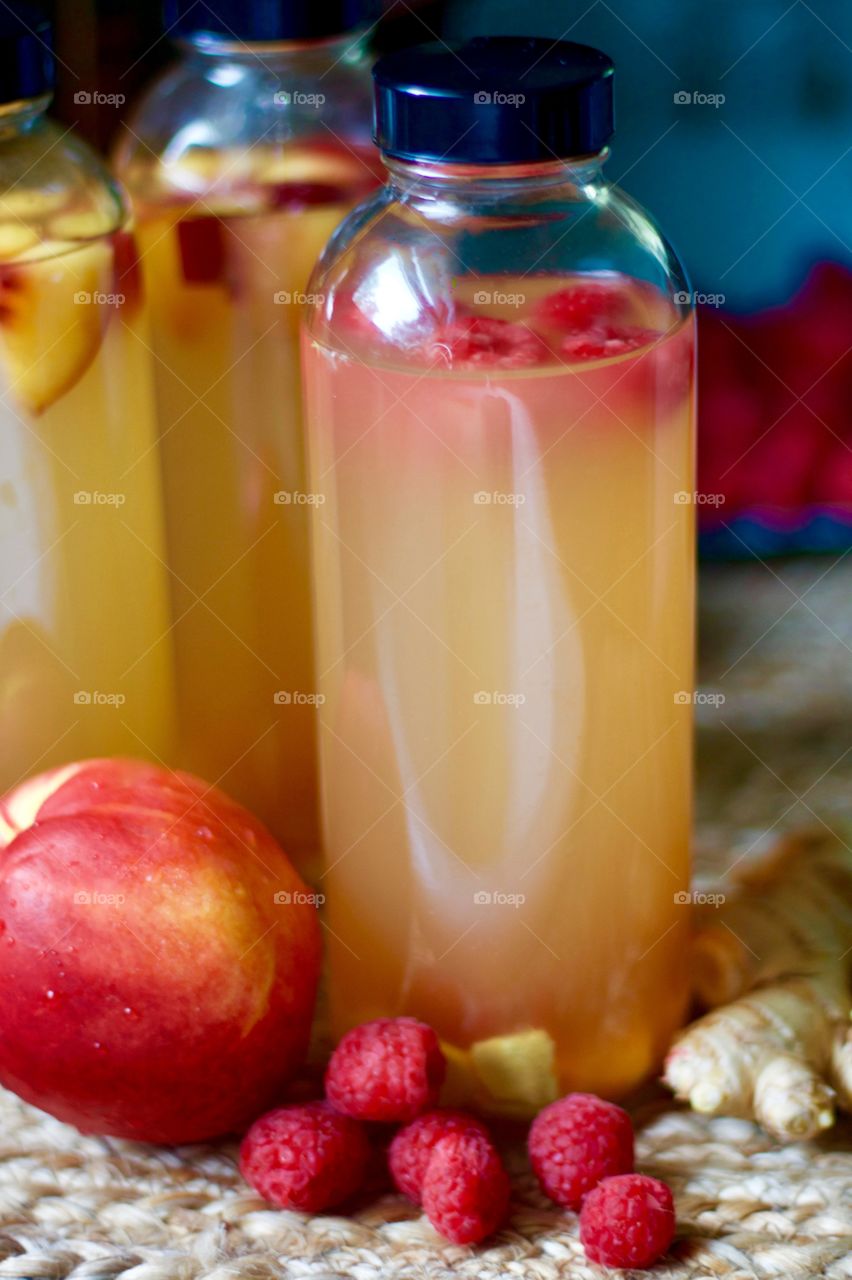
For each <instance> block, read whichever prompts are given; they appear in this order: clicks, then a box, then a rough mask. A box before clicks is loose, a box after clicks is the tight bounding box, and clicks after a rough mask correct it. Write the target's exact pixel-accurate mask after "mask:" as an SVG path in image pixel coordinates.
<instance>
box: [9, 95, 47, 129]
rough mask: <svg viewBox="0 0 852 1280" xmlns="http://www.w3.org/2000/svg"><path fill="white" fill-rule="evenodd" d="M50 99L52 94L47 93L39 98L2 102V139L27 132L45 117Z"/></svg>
mask: <svg viewBox="0 0 852 1280" xmlns="http://www.w3.org/2000/svg"><path fill="white" fill-rule="evenodd" d="M50 101H51V95H50V94H49V93H45V94H42V95H41V97H38V98H22V99H20V100H19V101H18V102H3V103H0V139H5V138H12V137H14V136H15V135H16V134H19V133H27V132H28V131H29V130H30V129H32V128H33V127H34V126H35V125H37V124H38V123H39V122H40V121H41V120H42V119H43V118H44V113H45V111H47V108H48V107H49V106H50Z"/></svg>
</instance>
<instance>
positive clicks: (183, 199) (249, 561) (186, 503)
mask: <svg viewBox="0 0 852 1280" xmlns="http://www.w3.org/2000/svg"><path fill="white" fill-rule="evenodd" d="M370 12H371V6H370V5H368V4H366V3H358V0H333V2H332V3H327V4H322V5H318V4H317V5H307V4H303V3H294V2H293V0H280V3H273V4H266V3H256V2H252V3H244V2H242V0H241V2H239V3H238V2H237V0H213V2H211V3H209V4H204V5H199V4H197V3H196V2H195V0H175V3H173V4H172V5H171V8H170V9H169V7H168V6H167V17H168V28H169V31H170V34H171V35H173V36H175V37H177V39H178V44H179V57H178V60H177V62H176V63H175V64H174V65H173V66H172V67H170V68H169V69H168V70H167V71H166V72H165V74H164V75H163V76H162V78H161V79H160V80H159V81H158V82H157V83H156V84H154V85H153V86H152V88H151V89H150V91H149V92H148V94H147V95H146V96H145V98H144V99H143V100H142V101H141V102H140V103H139V104H138V106H137V108H136V111H135V114H133V116H132V117H131V119H130V121H129V124H128V127H127V129H126V131H125V134H124V136H123V139H122V141H121V144H120V146H119V148H118V151H117V155H116V163H117V167H118V171H119V173H120V174H121V176H122V178H123V180H124V182H125V184H126V185H127V186H128V187H129V189H130V192H131V195H132V198H133V202H134V207H135V212H136V217H137V220H138V227H139V238H140V244H141V250H142V265H143V271H144V276H145V281H146V286H147V289H148V293H149V297H150V305H151V321H152V331H153V335H152V336H153V347H154V351H155V355H156V383H157V405H158V417H159V431H160V455H161V463H162V468H163V476H164V486H165V500H166V523H167V539H168V559H169V567H170V570H171V575H172V609H173V621H174V631H173V635H174V644H175V651H176V664H177V681H178V710H179V729H180V747H179V752H178V759H179V762H180V763H181V764H182V765H183V766H184V767H186V768H189V769H192V770H194V771H195V772H197V773H200V774H201V775H202V776H204V777H206V778H209V779H210V781H214V782H219V783H220V784H221V785H222V786H223V787H225V788H226V789H227V790H229V791H231V792H232V793H233V794H234V795H236V796H237V797H238V798H239V799H241V800H242V801H243V802H244V803H246V804H247V805H249V807H251V808H252V809H253V810H255V811H256V812H257V813H258V814H259V815H260V816H261V817H262V818H263V819H264V820H265V821H266V822H267V823H268V825H269V826H270V827H271V828H272V830H273V831H274V832H275V833H276V835H277V836H278V837H279V839H281V840H282V842H283V843H284V845H285V847H286V849H287V851H288V853H290V854H291V856H293V857H295V858H296V860H297V861H299V862H300V864H301V866H302V867H303V869H309V868H310V865H311V861H312V859H313V858H314V856H315V854H316V848H317V840H318V801H317V780H316V772H317V770H316V703H317V689H316V681H315V677H314V670H313V643H312V627H311V602H310V580H309V552H308V524H309V521H308V512H309V509H310V506H311V503H312V501H313V495H312V494H311V493H310V492H309V490H308V485H307V479H306V475H305V464H304V446H303V438H302V426H301V410H300V384H299V355H298V328H299V316H300V313H301V310H302V308H303V306H304V304H305V290H306V287H307V282H308V277H309V275H310V273H311V270H312V268H313V266H314V263H315V261H316V258H317V256H318V254H319V252H320V250H321V249H322V247H323V245H324V244H325V242H326V240H327V239H328V237H329V236H330V234H331V233H332V231H333V230H334V228H335V227H336V225H337V224H338V222H339V221H340V220H341V218H342V217H343V215H344V214H345V213H346V212H347V211H348V210H349V209H350V208H351V207H352V205H354V204H355V203H356V202H357V201H358V200H359V199H360V198H361V197H362V196H363V195H364V194H365V193H367V192H368V191H370V190H371V189H372V188H374V187H375V186H376V185H377V183H378V181H379V168H378V156H377V153H376V152H375V148H374V147H373V146H372V143H371V140H370V133H369V130H370V124H369V122H370V77H369V62H368V56H367V50H366V32H367V30H368V27H367V24H368V18H369V14H370Z"/></svg>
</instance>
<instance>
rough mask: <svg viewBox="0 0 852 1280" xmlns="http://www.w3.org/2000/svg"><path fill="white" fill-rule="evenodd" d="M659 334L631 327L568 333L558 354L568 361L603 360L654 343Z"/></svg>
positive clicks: (609, 326) (610, 327)
mask: <svg viewBox="0 0 852 1280" xmlns="http://www.w3.org/2000/svg"><path fill="white" fill-rule="evenodd" d="M659 336H660V335H659V334H658V333H657V332H655V330H653V329H638V328H635V327H633V326H632V325H624V326H622V327H621V328H614V327H613V326H612V325H607V326H606V327H605V328H595V329H589V330H588V332H587V333H569V334H568V336H567V337H566V338H564V339H563V340H562V343H561V345H560V347H559V352H560V354H561V355H563V356H567V357H568V358H569V360H603V359H605V358H606V357H607V356H623V355H626V354H627V352H628V351H635V350H636V349H637V347H645V346H647V345H648V343H650V342H655V341H656V339H657V338H659Z"/></svg>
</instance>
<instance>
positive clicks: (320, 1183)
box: [240, 1102, 370, 1213]
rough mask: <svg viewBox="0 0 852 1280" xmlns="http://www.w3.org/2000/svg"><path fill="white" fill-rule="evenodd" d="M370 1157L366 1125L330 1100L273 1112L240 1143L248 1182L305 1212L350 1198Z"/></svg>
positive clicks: (288, 1206) (285, 1205) (277, 1201)
mask: <svg viewBox="0 0 852 1280" xmlns="http://www.w3.org/2000/svg"><path fill="white" fill-rule="evenodd" d="M369 1162H370V1144H369V1142H368V1140H367V1135H366V1132H365V1130H364V1127H363V1125H360V1124H359V1123H358V1121H357V1120H352V1119H350V1118H349V1116H342V1115H339V1114H338V1113H337V1112H336V1111H334V1110H333V1109H332V1108H331V1107H330V1106H328V1104H327V1103H325V1102H309V1103H307V1104H306V1105H304V1106H293V1107H279V1108H278V1109H277V1110H276V1111H269V1112H267V1114H266V1115H265V1116H261V1117H260V1119H259V1120H255V1122H254V1124H253V1125H252V1127H251V1128H250V1129H249V1131H248V1133H247V1134H246V1136H245V1138H244V1139H243V1142H242V1146H241V1147H240V1171H241V1173H242V1175H243V1177H244V1178H245V1180H246V1182H247V1183H249V1185H250V1186H252V1187H253V1188H254V1189H255V1191H257V1192H258V1193H259V1194H260V1195H262V1196H263V1198H264V1200H268V1201H269V1202H270V1203H271V1204H274V1205H278V1206H280V1207H281V1208H282V1209H301V1210H303V1211H304V1212H305V1213H318V1212H319V1211H320V1210H322V1209H328V1208H331V1207H332V1206H333V1205H337V1204H340V1203H341V1201H343V1200H346V1199H347V1198H348V1197H349V1196H350V1195H352V1193H353V1192H354V1191H357V1189H358V1187H359V1186H360V1185H361V1183H362V1182H363V1180H364V1177H365V1175H366V1172H367V1167H368V1165H369Z"/></svg>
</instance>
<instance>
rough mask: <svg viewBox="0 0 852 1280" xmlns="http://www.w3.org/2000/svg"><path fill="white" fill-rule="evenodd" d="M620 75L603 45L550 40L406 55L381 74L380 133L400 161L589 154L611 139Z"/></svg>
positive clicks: (433, 47)
mask: <svg viewBox="0 0 852 1280" xmlns="http://www.w3.org/2000/svg"><path fill="white" fill-rule="evenodd" d="M613 70H614V68H613V63H612V59H611V58H608V57H607V55H606V54H605V53H601V51H600V50H599V49H593V48H591V47H590V46H589V45H585V44H573V43H572V42H569V41H567V40H557V41H553V40H546V39H543V38H541V37H527V36H477V37H476V38H474V39H472V40H468V41H467V42H466V43H464V44H456V45H451V46H447V45H445V44H437V43H436V44H423V45H417V46H416V47H415V48H413V49H400V50H397V51H395V52H394V53H389V54H387V55H386V56H385V57H383V58H381V59H380V60H379V61H378V62H377V63H376V65H375V67H374V68H373V79H374V81H375V121H374V132H373V137H374V139H375V141H376V143H377V145H378V146H379V147H380V148H381V149H382V151H385V152H387V154H389V155H391V156H396V157H397V158H399V159H401V160H436V161H444V162H446V163H449V164H451V163H456V164H528V163H535V162H536V161H543V160H556V159H565V158H567V157H569V156H580V155H590V154H592V153H594V152H597V151H600V150H601V148H602V147H604V146H605V145H606V143H607V142H608V141H609V139H610V138H611V137H612V132H613V101H612V81H613Z"/></svg>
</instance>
